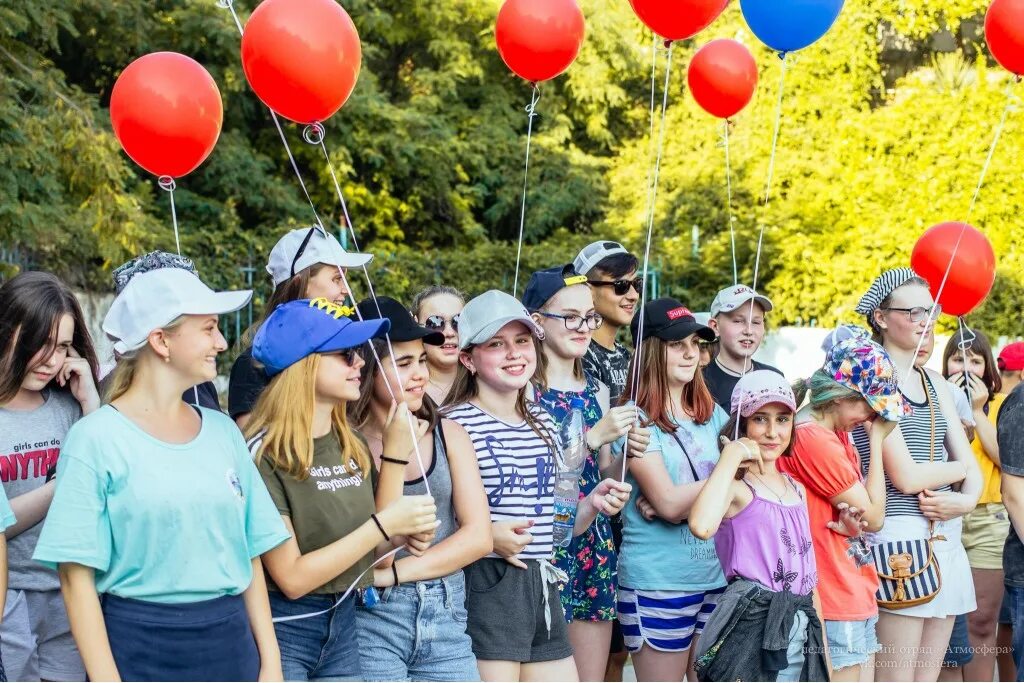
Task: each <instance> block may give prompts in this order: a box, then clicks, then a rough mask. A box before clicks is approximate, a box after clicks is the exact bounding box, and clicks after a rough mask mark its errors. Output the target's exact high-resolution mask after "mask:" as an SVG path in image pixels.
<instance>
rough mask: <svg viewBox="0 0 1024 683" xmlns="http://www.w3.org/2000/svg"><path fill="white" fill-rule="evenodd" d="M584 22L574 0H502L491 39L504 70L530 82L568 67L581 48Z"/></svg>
mask: <svg viewBox="0 0 1024 683" xmlns="http://www.w3.org/2000/svg"><path fill="white" fill-rule="evenodd" d="M585 33H586V23H585V22H584V20H583V11H582V10H581V9H580V7H579V5H577V4H576V0H505V4H504V5H502V6H501V9H500V10H498V20H497V23H496V25H495V28H494V38H495V40H496V41H497V43H498V54H500V55H501V58H502V59H503V60H505V64H507V65H508V68H510V69H512V71H513V72H514V73H515V74H516V75H518V76H519V77H521V78H524V79H526V80H527V81H530V82H531V83H539V82H541V81H546V80H549V79H551V78H554V77H555V76H557V75H558V74H560V73H562V72H563V71H565V70H566V69H568V68H569V65H570V64H572V63H573V61H575V59H576V55H578V54H579V52H580V47H581V46H582V45H583V36H584V34H585Z"/></svg>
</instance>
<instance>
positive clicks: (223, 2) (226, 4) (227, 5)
mask: <svg viewBox="0 0 1024 683" xmlns="http://www.w3.org/2000/svg"><path fill="white" fill-rule="evenodd" d="M217 7H220V8H221V9H226V10H230V11H231V17H232V18H233V19H234V20H235V26H237V27H238V34H239V35H242V22H241V21H239V19H238V14H237V13H236V12H235V3H234V0H217Z"/></svg>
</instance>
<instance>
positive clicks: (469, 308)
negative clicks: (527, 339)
mask: <svg viewBox="0 0 1024 683" xmlns="http://www.w3.org/2000/svg"><path fill="white" fill-rule="evenodd" d="M511 322H521V323H522V324H524V325H526V328H527V329H528V330H530V332H531V333H532V334H533V336H535V337H537V338H538V339H543V338H544V331H543V330H542V329H541V328H540V326H539V325H537V323H536V322H534V320H533V318H531V317H530V314H529V312H527V310H526V307H525V306H523V304H521V303H520V302H519V301H518V300H517V299H516V298H515V297H514V296H512V295H511V294H506V293H505V292H501V291H498V290H497V289H492V290H490V291H489V292H484V293H483V294H481V295H480V296H478V297H474V298H473V299H470V300H469V302H468V303H467V304H466V306H465V307H464V308H463V309H462V312H461V313H459V349H462V350H465V349H466V347H468V346H472V345H474V344H483V343H484V342H485V341H487V340H488V339H490V338H491V337H493V336H494V335H496V334H498V332H499V331H500V330H501V328H503V327H505V325H508V324H509V323H511Z"/></svg>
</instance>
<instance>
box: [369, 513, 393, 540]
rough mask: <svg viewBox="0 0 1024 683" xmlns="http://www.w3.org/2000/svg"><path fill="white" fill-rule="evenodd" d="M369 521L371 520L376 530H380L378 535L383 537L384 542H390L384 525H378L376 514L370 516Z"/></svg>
mask: <svg viewBox="0 0 1024 683" xmlns="http://www.w3.org/2000/svg"><path fill="white" fill-rule="evenodd" d="M370 519H372V520H373V523H374V524H376V525H377V528H378V529H379V530H380V534H381V536H383V537H384V540H385V541H390V540H391V537H390V536H388V532H386V531H384V525H383V524H381V523H380V520H379V519H377V515H376V514H373V515H370Z"/></svg>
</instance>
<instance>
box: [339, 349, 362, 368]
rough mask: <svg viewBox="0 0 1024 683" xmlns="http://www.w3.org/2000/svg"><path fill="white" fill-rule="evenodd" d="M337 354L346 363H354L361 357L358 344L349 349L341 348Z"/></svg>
mask: <svg viewBox="0 0 1024 683" xmlns="http://www.w3.org/2000/svg"><path fill="white" fill-rule="evenodd" d="M338 355H339V356H341V359H342V360H343V361H345V364H346V365H355V363H356V359H357V358H359V359H361V358H362V357H363V354H362V352H361V351H360V347H358V346H355V347H353V348H351V349H342V350H341V351H339V352H338Z"/></svg>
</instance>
